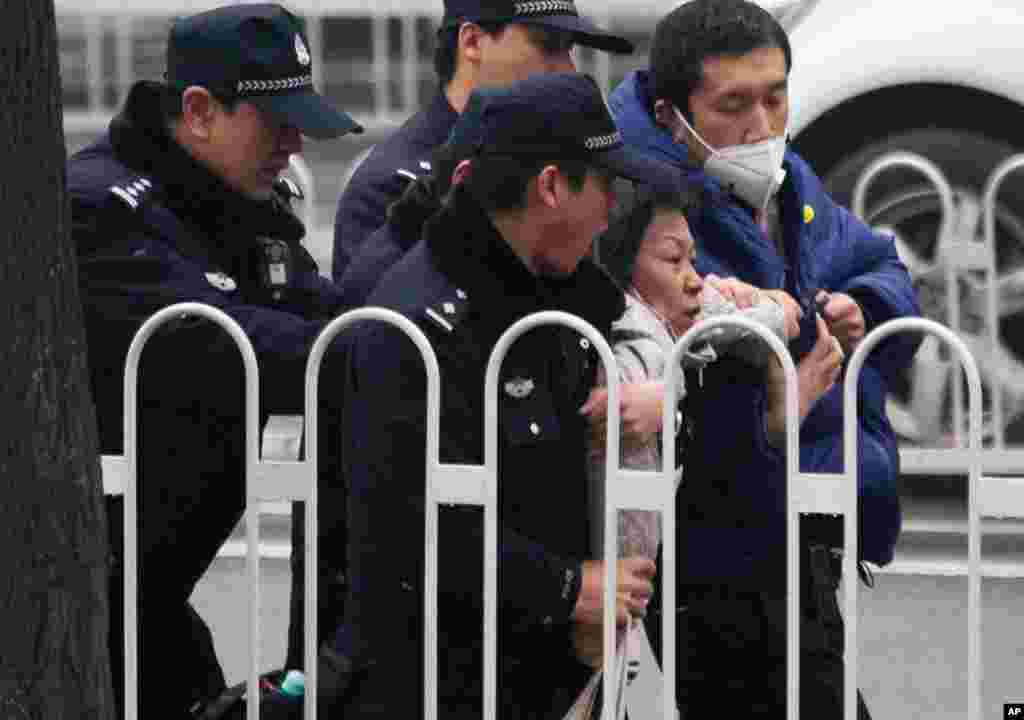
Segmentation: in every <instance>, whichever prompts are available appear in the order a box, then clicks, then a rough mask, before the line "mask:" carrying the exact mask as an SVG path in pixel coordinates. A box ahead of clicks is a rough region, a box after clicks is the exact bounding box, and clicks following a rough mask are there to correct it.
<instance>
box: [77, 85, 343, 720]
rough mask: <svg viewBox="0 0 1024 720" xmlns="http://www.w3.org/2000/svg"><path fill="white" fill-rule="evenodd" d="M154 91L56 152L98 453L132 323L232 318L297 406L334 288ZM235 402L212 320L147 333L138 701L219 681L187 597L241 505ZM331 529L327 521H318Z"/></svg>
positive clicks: (118, 436) (273, 205)
mask: <svg viewBox="0 0 1024 720" xmlns="http://www.w3.org/2000/svg"><path fill="white" fill-rule="evenodd" d="M159 93H160V90H159V87H158V86H157V85H155V84H152V83H139V84H137V85H135V86H134V87H133V88H132V90H131V92H130V94H129V96H128V99H127V102H126V104H125V108H124V111H123V113H122V114H120V115H119V116H118V117H117V118H115V119H114V121H113V122H112V123H111V126H110V131H109V133H108V134H107V135H106V136H104V137H103V138H102V139H101V140H99V141H98V142H97V143H95V144H93V145H91V146H90V147H88V148H86V149H84V150H82V151H81V152H79V153H77V154H76V155H75V156H74V157H72V158H71V159H70V161H69V162H68V188H69V193H70V195H71V203H72V221H73V238H74V242H75V244H76V249H77V255H78V263H79V279H80V288H81V293H82V302H83V306H84V310H85V322H86V331H87V336H88V341H89V366H90V373H91V382H92V391H93V397H94V399H95V402H96V406H97V412H98V420H99V431H100V439H101V447H102V450H103V452H105V453H117V452H120V451H121V447H122V427H123V425H122V378H123V374H124V360H125V356H126V353H127V350H128V346H129V344H130V342H131V339H132V337H133V335H134V333H135V332H136V330H137V329H138V328H139V326H140V325H141V324H142V322H143V321H144V320H145V319H146V318H148V317H149V316H150V315H151V314H152V313H154V312H155V311H157V310H159V309H161V308H163V307H165V306H167V305H170V304H172V303H175V302H181V301H198V302H204V303H208V304H210V305H213V306H215V307H218V308H220V309H221V310H223V311H224V312H226V313H227V314H228V315H229V316H231V317H232V318H233V319H234V320H236V321H237V322H238V323H239V324H240V325H241V326H242V329H243V330H244V331H245V333H246V334H247V335H248V337H249V339H250V340H251V341H252V344H253V346H254V348H255V351H256V355H257V359H258V362H259V370H260V377H261V382H260V389H261V398H260V399H261V413H262V415H263V416H264V417H265V416H266V414H267V413H270V412H274V413H298V414H301V413H302V412H303V408H302V402H303V387H304V381H303V378H304V373H305V365H306V358H307V355H308V352H309V349H310V347H311V346H312V343H313V341H314V340H315V339H316V337H317V335H318V334H319V332H320V330H321V329H322V328H323V323H324V321H326V320H327V319H329V318H331V317H333V316H334V315H336V314H338V313H340V312H341V311H342V310H343V305H342V303H341V300H340V295H339V294H338V292H337V290H336V288H334V286H333V285H332V284H331V283H330V282H328V281H326V280H325V279H323V278H321V277H320V276H319V275H318V273H317V268H316V265H315V263H314V262H313V260H312V258H311V257H310V256H309V254H308V253H307V252H306V250H305V249H304V248H303V247H302V245H301V244H300V239H301V238H302V236H303V234H304V229H303V226H302V224H301V223H300V222H299V221H298V220H297V219H296V218H295V217H294V215H293V214H292V213H291V210H290V208H289V207H288V203H287V200H286V199H285V197H284V196H285V195H286V193H285V192H284V191H283V190H282V188H281V187H280V186H279V187H278V189H277V192H276V193H275V194H274V196H273V197H272V198H271V199H270V200H268V201H263V202H258V201H254V200H250V199H247V198H245V197H243V196H241V195H239V194H238V193H236V192H234V191H232V190H231V189H229V188H228V187H227V186H226V185H225V184H224V183H223V182H222V181H221V180H220V179H218V178H217V177H215V176H214V175H213V174H211V173H210V172H209V171H208V170H206V169H205V168H204V167H203V166H201V165H199V164H197V163H196V162H195V161H194V160H193V159H192V158H191V156H189V155H188V153H187V152H186V151H185V150H184V149H182V148H181V147H180V146H179V145H177V144H176V143H175V142H174V140H173V139H172V138H171V137H170V135H169V134H168V133H167V131H166V129H165V124H164V120H163V117H162V116H161V113H160V102H159ZM281 253H284V254H285V255H286V256H289V257H290V263H285V265H286V267H285V268H284V270H285V278H284V280H285V282H284V283H283V284H281V285H277V284H274V283H272V282H271V276H270V275H269V274H268V270H269V264H268V261H269V260H280V259H281V257H280V254H281ZM289 257H285V259H286V260H288V259H289ZM288 264H290V269H289V268H288V267H287V265H288ZM278 269H280V268H278ZM274 277H275V278H276V279H278V280H280V279H281V278H280V277H279V276H277V275H276V274H275V275H274ZM329 366H330V358H329V359H328V364H327V365H325V372H324V373H323V375H322V384H323V385H324V387H325V392H324V397H328V396H333V397H337V393H336V392H334V391H332V390H331V389H330V388H331V377H332V376H331V373H329V372H327V369H328V368H329ZM243 403H244V387H243V368H242V363H241V360H240V355H239V353H238V351H237V349H236V348H235V346H234V342H233V341H232V340H231V339H230V338H229V337H228V336H227V334H226V333H224V332H222V331H221V330H219V328H215V327H213V325H212V324H211V323H207V322H203V321H200V320H198V319H195V318H193V319H187V318H183V319H181V320H177V321H173V322H171V323H170V324H169V325H167V326H165V327H164V329H162V330H160V331H159V332H158V333H157V334H156V335H154V336H153V338H152V339H151V340H150V342H149V344H148V345H147V347H146V349H145V350H144V352H143V355H142V362H141V368H140V398H139V407H140V419H139V425H138V426H139V431H140V437H139V460H140V471H139V533H140V534H139V552H140V570H139V573H140V574H139V607H140V618H141V619H140V626H141V634H140V669H141V671H140V699H141V702H142V706H141V707H142V708H143V717H156V716H157V713H159V716H160V717H176V716H177V717H184V716H185V714H186V713H187V712H188V711H189V710H190V709H191V708H193V707H194V706H197V705H198V704H201V703H202V702H203V701H204V699H208V698H209V697H211V696H212V695H215V694H216V693H217V692H219V691H220V690H221V689H222V688H223V686H224V678H223V675H222V673H221V670H220V667H219V665H218V663H217V660H216V657H215V654H214V652H213V646H212V643H211V641H210V637H209V631H208V630H207V628H206V626H205V624H204V623H203V622H202V620H201V619H200V618H199V617H198V615H196V614H195V613H194V611H193V610H192V609H191V608H190V606H189V605H188V598H189V595H190V594H191V592H192V590H193V588H194V586H195V584H196V582H197V581H198V580H199V578H200V577H201V576H202V574H203V573H204V572H205V570H206V569H207V567H208V566H209V565H210V563H211V562H212V560H213V559H214V557H215V555H216V553H217V550H218V548H219V547H220V546H221V544H222V543H223V542H224V541H225V540H226V539H227V537H228V536H229V534H230V533H231V531H232V528H233V527H234V526H235V524H236V523H237V521H238V520H239V518H240V516H241V513H242V510H243V506H244V487H243V477H244V459H245V455H244V446H243V422H242V419H243V415H242V413H243ZM322 414H323V416H324V418H325V421H324V427H325V432H329V430H327V428H331V427H333V428H335V430H336V429H337V422H336V420H332V417H334V416H335V415H336V413H335V411H333V410H331V409H330V408H325V410H324V411H323V412H322ZM325 455H326V453H325ZM322 466H323V471H324V473H325V477H329V476H333V475H332V473H333V472H334V469H335V468H333V467H332V466H331V463H330V458H329V457H325V461H324V462H323V463H322ZM343 501H344V498H343V497H339V498H331V497H330V496H328V497H326V498H323V499H322V502H324V503H325V504H328V505H330V504H331V503H338V502H342V503H343ZM107 507H108V511H109V517H110V530H111V543H112V546H113V548H114V554H115V562H116V563H117V565H116V567H115V572H114V574H113V578H112V584H111V604H112V614H111V619H112V622H111V634H110V647H111V653H112V656H113V658H114V680H115V682H114V685H115V688H117V691H118V693H120V691H121V688H122V681H121V678H122V677H123V671H122V669H121V657H122V648H123V640H122V629H121V623H122V608H121V597H122V591H121V582H122V580H121V575H120V571H119V569H120V566H119V560H118V559H119V557H120V554H121V542H122V541H121V519H122V514H121V513H122V509H121V501H120V500H119V499H118V500H113V499H108V501H107ZM339 515H341V513H339ZM327 519H328V518H327V517H326V516H325V520H327ZM338 520H339V521H341V520H343V518H342V517H338ZM331 531H332V528H331V527H330V526H329V525H328V526H327V527H326V528H325V536H327V537H330V533H331ZM330 545H331V543H330V542H327V543H325V545H324V547H325V548H328V547H329V546H330ZM238 601H239V602H240V603H242V602H243V599H242V598H238ZM146 708H150V710H149V711H147V710H146Z"/></svg>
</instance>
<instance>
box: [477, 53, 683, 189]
mask: <svg viewBox="0 0 1024 720" xmlns="http://www.w3.org/2000/svg"><path fill="white" fill-rule="evenodd" d="M466 113H469V114H470V115H471V117H473V118H475V120H476V123H477V127H476V128H475V133H476V136H475V142H476V146H477V154H478V155H516V156H523V157H534V158H537V157H539V158H543V159H551V160H560V159H576V160H581V161H583V162H585V163H586V164H588V165H591V166H594V167H598V168H602V169H604V170H607V171H609V172H610V173H612V174H614V175H616V176H618V177H622V178H626V179H628V180H632V181H633V182H636V183H641V184H643V185H647V186H649V187H650V188H651V190H652V191H654V192H656V193H659V194H661V193H674V192H679V191H680V189H681V181H680V173H679V171H678V170H677V169H676V168H674V167H673V166H671V165H669V164H668V163H664V162H661V161H660V160H655V159H652V158H648V157H647V156H645V155H643V154H641V153H638V152H636V151H630V150H628V149H627V148H626V146H625V144H624V143H623V141H622V135H621V134H620V133H619V131H618V129H617V128H616V127H615V122H614V121H613V120H612V117H611V115H610V114H609V112H608V106H607V105H606V104H605V101H604V97H603V96H602V94H601V90H600V89H599V88H598V87H597V83H595V82H594V80H593V78H591V77H589V76H587V75H581V74H578V73H556V74H546V75H534V76H533V77H530V78H528V79H526V80H522V81H520V82H517V83H515V84H513V85H510V86H509V87H506V88H487V89H481V90H475V91H474V92H473V94H472V95H471V96H470V99H469V102H468V103H467V108H466ZM464 114H465V113H464ZM462 120H463V119H462V118H460V134H462V135H463V136H465V135H466V134H469V133H470V132H473V131H474V130H471V129H470V128H467V127H465V124H464V123H462V122H461V121H462Z"/></svg>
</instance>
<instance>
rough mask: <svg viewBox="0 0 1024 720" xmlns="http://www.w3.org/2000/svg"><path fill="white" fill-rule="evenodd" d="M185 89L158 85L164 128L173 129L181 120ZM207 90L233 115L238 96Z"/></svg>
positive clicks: (164, 84)
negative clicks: (182, 97)
mask: <svg viewBox="0 0 1024 720" xmlns="http://www.w3.org/2000/svg"><path fill="white" fill-rule="evenodd" d="M185 89H186V88H183V87H179V86H177V85H170V84H168V83H161V85H160V112H161V114H162V115H163V118H164V125H165V126H166V127H173V126H174V125H175V123H177V122H178V120H179V119H181V115H182V112H183V108H182V105H181V96H182V93H184V92H185ZM207 90H209V92H210V94H211V95H213V97H215V98H216V99H217V102H219V103H220V104H221V105H223V106H224V108H225V109H226V110H227V111H228V112H229V113H233V112H234V111H235V107H236V106H237V105H238V96H237V95H232V94H230V93H227V92H222V91H217V90H210V89H209V88H207Z"/></svg>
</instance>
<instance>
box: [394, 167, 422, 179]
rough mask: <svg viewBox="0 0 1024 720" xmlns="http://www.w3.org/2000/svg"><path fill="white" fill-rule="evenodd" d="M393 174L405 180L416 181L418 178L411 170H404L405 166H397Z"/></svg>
mask: <svg viewBox="0 0 1024 720" xmlns="http://www.w3.org/2000/svg"><path fill="white" fill-rule="evenodd" d="M395 175H397V176H398V177H400V178H402V179H403V180H407V181H408V182H416V181H417V180H419V179H420V176H419V175H417V174H416V173H414V172H413V171H412V170H406V169H405V168H398V169H397V170H395Z"/></svg>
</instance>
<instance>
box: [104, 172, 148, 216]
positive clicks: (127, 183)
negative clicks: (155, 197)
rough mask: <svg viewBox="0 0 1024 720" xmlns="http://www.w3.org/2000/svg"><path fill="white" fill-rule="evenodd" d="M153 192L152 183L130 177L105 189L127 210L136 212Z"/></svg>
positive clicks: (145, 179) (138, 177) (146, 179)
mask: <svg viewBox="0 0 1024 720" xmlns="http://www.w3.org/2000/svg"><path fill="white" fill-rule="evenodd" d="M152 190H153V182H152V181H151V180H150V179H149V178H147V177H144V176H137V177H130V178H127V179H125V180H123V181H120V182H117V183H115V184H113V185H111V186H110V187H109V188H107V191H108V192H109V193H110V194H111V195H112V196H114V197H115V198H117V200H118V201H120V203H122V204H123V205H124V206H126V207H127V208H128V209H129V210H138V209H139V208H140V207H142V205H143V204H144V203H145V202H146V200H147V198H148V196H149V194H150V192H151V191H152Z"/></svg>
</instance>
